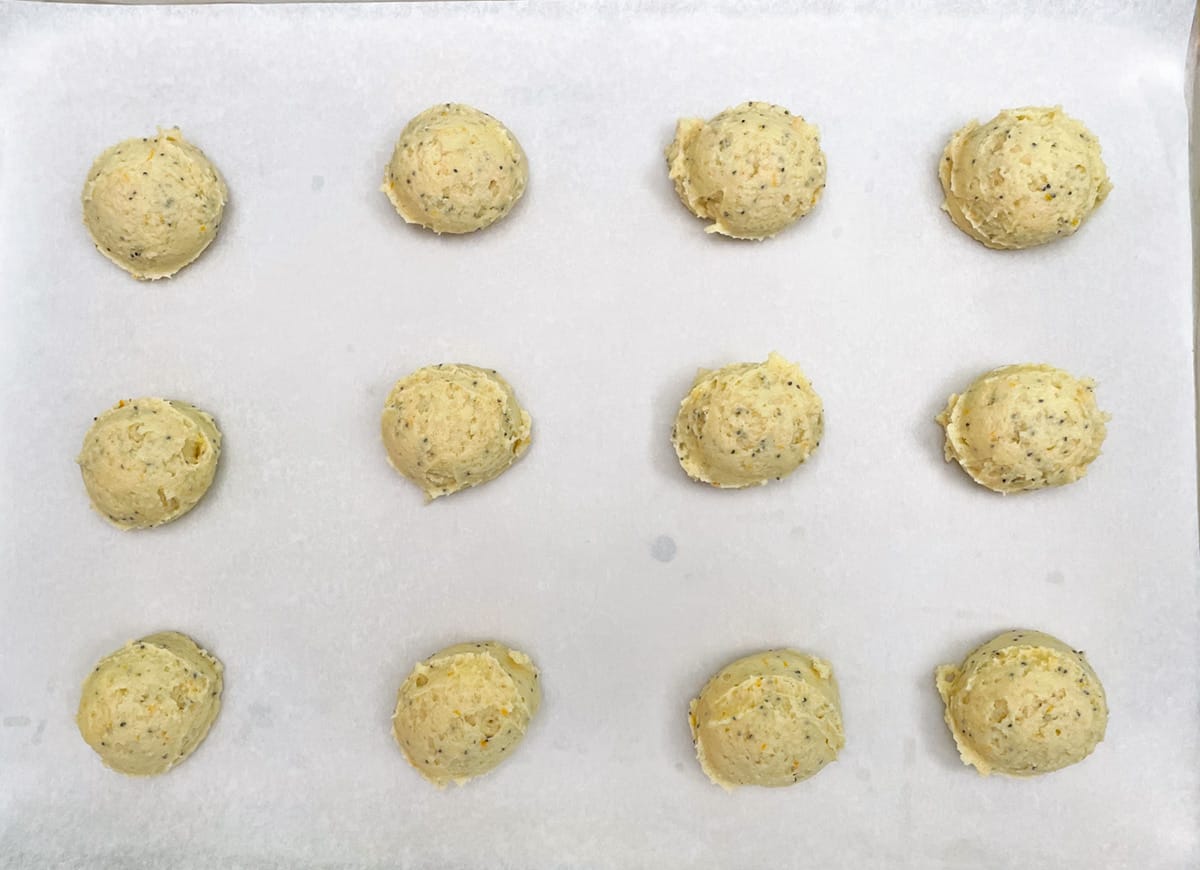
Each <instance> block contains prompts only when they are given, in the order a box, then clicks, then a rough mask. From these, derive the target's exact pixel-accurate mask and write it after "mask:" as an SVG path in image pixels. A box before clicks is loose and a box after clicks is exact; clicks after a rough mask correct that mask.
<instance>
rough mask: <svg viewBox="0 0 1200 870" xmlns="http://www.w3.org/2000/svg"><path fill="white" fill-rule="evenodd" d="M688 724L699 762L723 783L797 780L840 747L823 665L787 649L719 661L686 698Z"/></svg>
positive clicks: (833, 689)
mask: <svg viewBox="0 0 1200 870" xmlns="http://www.w3.org/2000/svg"><path fill="white" fill-rule="evenodd" d="M688 722H689V724H690V725H691V729H692V742H693V743H694V744H695V746H696V757H697V759H699V761H700V767H701V768H703V770H704V772H705V773H706V774H708V778H709V779H711V780H712V781H713V782H715V783H716V784H717V785H719V786H721V787H722V788H725V789H731V788H734V787H735V786H739V785H764V786H783V785H791V784H792V783H795V782H800V781H801V780H803V779H808V778H809V777H810V776H812V775H813V774H815V773H817V772H819V771H820V770H821V769H822V768H824V767H825V765H827V764H829V763H830V762H831V761H834V760H835V759H836V758H837V754H838V751H839V750H841V748H842V747H843V746H845V745H846V737H845V733H844V732H843V730H842V707H841V698H840V696H839V694H838V687H837V682H836V681H835V680H834V678H833V671H832V669H831V668H830V666H829V663H828V662H826V661H824V660H822V659H819V658H816V657H815V656H810V655H808V654H807V653H802V652H798V651H796V650H794V649H775V650H767V651H766V652H761V653H755V654H754V655H750V656H746V657H745V658H742V659H738V660H737V661H735V662H731V663H730V664H728V665H726V666H725V667H724V668H722V669H721V671H720V673H718V674H717V675H715V676H714V677H713V678H712V679H711V680H709V681H708V683H707V684H706V685H705V686H704V688H703V689H702V690H701V691H700V696H699V697H698V698H696V699H694V700H693V701H692V703H691V707H690V709H689V716H688Z"/></svg>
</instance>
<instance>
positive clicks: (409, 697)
mask: <svg viewBox="0 0 1200 870" xmlns="http://www.w3.org/2000/svg"><path fill="white" fill-rule="evenodd" d="M541 703H542V689H541V686H540V684H539V683H538V671H537V668H536V667H534V665H533V662H532V661H530V659H529V656H527V655H525V653H522V652H518V651H517V650H515V649H509V648H508V647H506V646H505V645H504V644H501V643H496V642H495V641H482V642H479V643H460V644H456V645H454V646H449V647H446V648H445V649H444V650H442V651H441V652H437V653H434V654H433V655H431V656H430V657H429V658H427V659H426V660H425V661H423V662H420V663H419V664H418V665H417V666H416V667H415V668H413V671H412V673H411V674H409V676H408V679H406V680H405V681H404V683H403V685H401V686H400V694H399V697H398V698H397V699H396V712H395V713H394V714H393V715H392V735H393V736H394V737H395V738H396V743H398V744H399V745H400V749H401V750H402V751H403V752H404V757H405V758H407V759H408V763H409V764H411V765H412V766H413V767H415V768H416V769H417V772H418V773H420V774H421V776H423V777H425V778H426V779H427V780H429V781H430V782H432V783H433V784H434V785H436V786H438V787H441V786H444V785H445V784H446V783H448V782H454V783H456V784H458V785H462V784H463V783H464V782H466V781H467V780H469V779H473V778H474V777H477V776H482V775H483V774H485V773H487V772H488V771H490V770H491V769H492V768H494V767H496V765H498V764H499V763H500V762H502V761H503V760H504V759H506V758H508V757H509V756H510V755H512V753H513V750H514V749H516V748H517V745H518V744H520V742H521V740H522V739H523V738H524V737H525V732H526V731H527V730H529V722H530V720H531V719H532V718H533V716H534V714H535V713H537V711H538V707H539V706H540V705H541Z"/></svg>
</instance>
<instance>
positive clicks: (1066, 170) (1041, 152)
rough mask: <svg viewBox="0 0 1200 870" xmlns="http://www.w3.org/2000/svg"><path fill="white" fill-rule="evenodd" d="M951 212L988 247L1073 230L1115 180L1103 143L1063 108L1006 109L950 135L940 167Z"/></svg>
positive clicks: (1035, 241)
mask: <svg viewBox="0 0 1200 870" xmlns="http://www.w3.org/2000/svg"><path fill="white" fill-rule="evenodd" d="M938 175H939V176H940V178H941V180H942V190H944V191H945V193H946V200H945V202H944V203H942V208H944V209H945V210H946V211H947V212H948V213H949V215H950V217H951V219H952V220H953V221H954V223H955V224H956V225H957V226H958V228H959V229H960V230H962V231H963V232H964V233H966V234H967V235H969V236H971V237H972V238H975V239H978V240H979V241H981V242H983V243H984V244H985V245H987V246H988V247H989V248H1007V249H1018V248H1029V247H1033V246H1034V245H1044V244H1045V243H1046V242H1052V241H1054V240H1055V239H1057V238H1061V237H1063V236H1069V235H1071V234H1072V233H1074V232H1075V231H1076V230H1077V229H1079V227H1080V226H1082V225H1083V222H1084V221H1085V220H1087V218H1088V215H1090V214H1091V213H1092V212H1093V211H1094V210H1095V208H1096V207H1097V206H1098V205H1100V203H1102V202H1104V198H1105V197H1106V196H1108V192H1109V191H1110V190H1112V185H1111V184H1110V183H1109V181H1108V173H1107V171H1106V170H1105V168H1104V161H1103V160H1102V159H1100V143H1099V142H1098V141H1097V140H1096V137H1095V136H1093V135H1092V134H1091V132H1090V131H1089V130H1088V129H1087V127H1085V126H1083V124H1081V123H1080V122H1079V121H1076V120H1075V119H1074V118H1072V117H1070V116H1068V115H1067V114H1066V113H1065V112H1063V110H1062V108H1061V107H1055V108H1052V109H1047V108H1040V107H1037V106H1032V107H1029V108H1024V109H1005V110H1004V111H1003V112H1001V113H1000V114H999V115H997V116H996V117H995V118H993V119H992V120H990V121H988V122H987V123H986V124H984V125H983V126H980V125H979V123H978V122H977V121H971V122H970V123H969V124H967V126H965V127H963V128H962V129H961V130H959V131H958V132H957V133H955V134H954V136H953V137H952V138H951V139H950V142H949V144H948V145H946V151H945V153H944V154H943V155H942V162H941V164H940V165H939V167H938Z"/></svg>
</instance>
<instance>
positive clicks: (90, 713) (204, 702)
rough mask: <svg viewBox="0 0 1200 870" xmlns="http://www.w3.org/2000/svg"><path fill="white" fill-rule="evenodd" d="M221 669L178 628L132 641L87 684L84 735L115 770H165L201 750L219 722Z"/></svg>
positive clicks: (144, 772) (82, 721) (82, 711)
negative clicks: (210, 730)
mask: <svg viewBox="0 0 1200 870" xmlns="http://www.w3.org/2000/svg"><path fill="white" fill-rule="evenodd" d="M223 670H224V669H223V668H222V667H221V663H220V662H219V661H217V660H216V659H215V658H214V657H213V656H212V655H211V654H209V653H208V652H206V651H205V650H203V649H201V648H200V647H199V646H197V645H196V642H195V641H194V640H192V639H191V638H190V637H188V636H187V635H183V634H180V633H179V632H175V631H166V632H161V633H159V634H152V635H150V636H149V637H144V638H142V639H141V640H137V641H130V642H129V643H127V644H125V646H124V647H122V648H121V649H119V650H117V651H116V652H114V653H113V654H112V655H109V656H106V657H105V658H103V659H102V660H101V661H100V663H99V664H98V665H96V667H95V669H94V670H93V671H92V672H91V674H89V675H88V678H87V680H85V681H84V684H83V692H82V695H81V696H80V699H79V714H78V716H77V717H76V724H78V726H79V733H80V734H81V735H83V739H84V740H85V741H86V742H87V744H88V745H89V746H90V747H92V749H94V750H96V754H98V755H99V756H100V760H101V761H103V762H104V763H105V764H106V765H107V766H108V767H111V768H112V769H113V770H116V771H119V772H120V773H126V774H130V775H131V776H153V775H155V774H159V773H166V772H167V771H168V770H170V769H171V768H172V767H174V766H175V765H177V764H179V763H180V762H181V761H183V760H184V759H185V758H187V757H188V756H189V755H191V754H192V753H193V752H194V751H195V750H196V747H197V746H199V745H200V744H201V742H203V740H204V738H205V736H207V734H208V730H209V728H211V727H212V724H213V722H214V721H216V718H217V713H218V712H219V711H220V709H221V688H222V678H221V675H222V673H223Z"/></svg>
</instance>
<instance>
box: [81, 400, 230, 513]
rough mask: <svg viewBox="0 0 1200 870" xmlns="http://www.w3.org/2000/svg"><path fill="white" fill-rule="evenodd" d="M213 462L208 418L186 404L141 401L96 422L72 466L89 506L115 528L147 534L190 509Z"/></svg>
mask: <svg viewBox="0 0 1200 870" xmlns="http://www.w3.org/2000/svg"><path fill="white" fill-rule="evenodd" d="M220 456H221V433H220V432H219V431H218V430H217V424H216V423H215V422H213V418H212V417H210V416H209V415H208V414H206V413H205V412H204V411H201V410H200V409H199V408H196V407H193V406H192V405H189V404H188V403H187V402H178V401H173V400H169V399H152V398H143V399H128V400H122V401H120V402H118V403H117V404H116V405H115V406H114V407H112V408H110V409H109V410H107V411H105V412H104V413H103V414H101V415H100V416H99V417H97V418H96V420H95V422H94V423H92V428H90V429H89V430H88V433H87V435H86V436H85V437H84V439H83V449H82V450H81V451H80V453H79V458H78V459H77V460H76V461H77V462H78V463H79V470H80V471H81V472H82V473H83V485H84V486H85V487H87V492H88V496H89V497H90V498H91V500H92V507H94V508H95V509H96V510H97V511H99V512H100V514H101V515H102V516H103V517H104V518H105V519H107V520H108V521H109V522H110V523H112V524H113V525H114V526H116V527H117V528H119V529H148V528H150V527H151V526H161V525H162V524H163V523H169V522H171V521H172V520H177V519H179V518H180V517H181V516H183V515H184V514H186V513H187V512H188V511H190V510H191V509H192V508H194V507H195V506H196V504H197V503H198V502H199V501H200V499H201V498H203V497H204V494H205V493H206V492H208V488H209V486H211V485H212V482H213V476H214V475H216V473H217V460H218V459H219V458H220Z"/></svg>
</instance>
